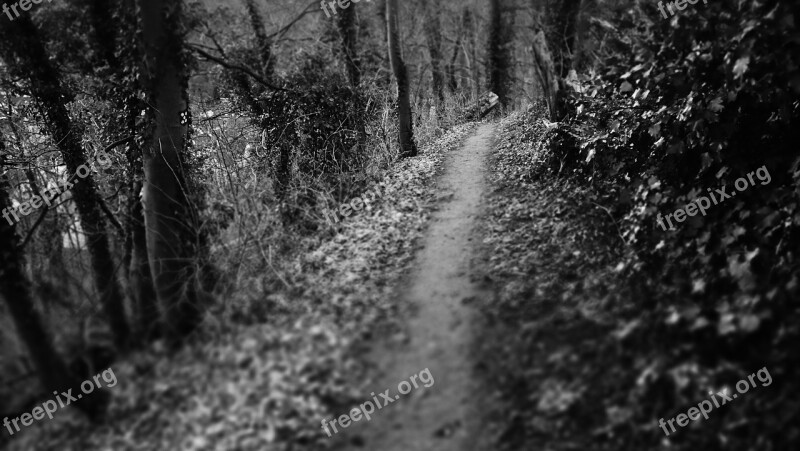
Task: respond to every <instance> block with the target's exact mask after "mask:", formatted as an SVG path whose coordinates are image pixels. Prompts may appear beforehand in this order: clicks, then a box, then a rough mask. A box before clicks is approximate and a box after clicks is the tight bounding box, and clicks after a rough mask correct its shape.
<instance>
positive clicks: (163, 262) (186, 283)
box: [137, 0, 201, 346]
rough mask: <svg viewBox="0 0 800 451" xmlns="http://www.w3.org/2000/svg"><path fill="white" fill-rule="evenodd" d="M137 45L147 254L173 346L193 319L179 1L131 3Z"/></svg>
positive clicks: (192, 231) (192, 230)
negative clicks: (149, 113) (148, 118)
mask: <svg viewBox="0 0 800 451" xmlns="http://www.w3.org/2000/svg"><path fill="white" fill-rule="evenodd" d="M137 5H138V9H139V14H140V21H141V26H142V34H141V36H142V40H143V44H144V47H143V48H144V65H143V70H142V73H143V75H144V78H145V80H146V81H147V83H146V86H147V88H146V90H145V91H146V95H147V98H148V100H149V104H150V105H153V109H154V115H155V121H154V122H155V124H154V127H153V130H152V131H153V134H152V138H151V139H150V140H148V142H147V143H146V144H145V145H144V146H143V149H144V174H145V186H144V199H143V207H144V217H145V224H146V226H147V250H148V255H149V258H150V269H151V272H152V275H153V280H154V284H155V289H156V293H157V294H158V300H159V302H160V303H161V306H162V308H163V310H164V312H165V316H166V321H165V328H166V330H165V334H166V336H167V338H168V340H169V342H170V344H171V345H173V346H176V345H178V344H179V343H180V342H181V341H182V339H183V338H185V337H186V336H187V335H188V334H189V333H190V332H192V331H193V330H194V329H195V328H196V327H197V325H198V324H199V322H200V319H201V309H200V305H199V302H198V293H197V286H196V283H195V282H196V274H195V273H196V269H195V264H194V256H195V251H196V247H195V246H194V243H195V242H196V238H197V230H199V229H198V228H197V226H196V224H195V223H194V218H196V212H195V211H194V208H193V207H192V205H191V203H190V200H189V193H188V192H187V190H188V187H187V183H186V174H185V169H184V165H183V158H182V153H183V152H184V151H185V150H186V147H187V138H188V131H189V129H188V100H187V94H186V87H187V83H188V77H187V76H186V72H185V66H184V63H183V61H184V56H183V54H182V51H181V50H182V39H181V37H180V32H181V31H180V30H181V26H180V10H181V2H180V0H137Z"/></svg>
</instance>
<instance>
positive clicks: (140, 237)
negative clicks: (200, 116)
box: [128, 167, 161, 343]
mask: <svg viewBox="0 0 800 451" xmlns="http://www.w3.org/2000/svg"><path fill="white" fill-rule="evenodd" d="M139 172H141V167H139ZM138 178H139V177H138V175H137V179H138ZM141 191H142V183H141V182H140V181H138V180H136V181H134V182H133V195H132V196H131V197H132V199H131V203H130V219H129V221H130V224H129V232H128V233H130V234H131V241H132V244H133V246H132V255H131V263H130V268H129V274H130V281H131V287H132V291H133V297H134V301H135V305H136V322H137V324H138V326H139V327H138V331H139V333H140V334H141V338H142V342H143V343H147V342H149V341H151V340H153V339H154V338H156V337H157V336H158V334H159V332H160V331H161V313H160V312H159V309H158V293H156V290H155V284H154V282H153V274H152V272H151V270H150V261H149V259H148V253H147V229H146V228H145V225H144V210H143V208H142V202H141V200H140V199H139V193H140V192H141Z"/></svg>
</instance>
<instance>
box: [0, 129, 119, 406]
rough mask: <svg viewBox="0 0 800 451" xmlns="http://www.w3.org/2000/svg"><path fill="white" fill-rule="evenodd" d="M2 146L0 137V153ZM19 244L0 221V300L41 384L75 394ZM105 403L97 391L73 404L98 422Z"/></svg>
mask: <svg viewBox="0 0 800 451" xmlns="http://www.w3.org/2000/svg"><path fill="white" fill-rule="evenodd" d="M4 147H5V145H4V143H3V140H2V136H0V153H1V152H2V151H3V150H4ZM4 160H5V156H4V155H2V154H0V166H3V165H4V163H5V161H4ZM9 189H10V187H9V185H8V182H6V181H4V180H0V210H5V209H7V208H10V207H11V202H10V198H9V195H8V191H9ZM19 244H20V243H19V238H18V237H17V234H16V224H14V225H9V223H8V221H6V220H5V219H2V220H0V295H2V296H0V297H2V298H3V299H5V302H6V304H7V305H8V309H9V311H10V313H11V317H12V319H13V320H14V325H15V326H16V329H17V333H19V335H20V337H21V338H22V341H23V342H24V343H25V346H26V347H27V348H28V352H29V354H30V357H31V358H32V359H33V361H34V364H35V365H36V368H37V370H38V372H39V377H40V379H41V381H42V385H43V386H44V387H45V388H46V389H47V390H48V391H51V392H52V391H58V392H59V393H61V392H63V391H66V390H67V389H70V388H72V389H73V390H75V391H78V392H79V390H80V382H81V381H79V380H78V379H77V378H76V377H75V376H74V375H72V374H71V373H70V372H69V370H68V369H67V365H66V364H65V363H64V361H63V360H62V359H61V357H60V356H59V355H58V353H57V352H56V350H55V347H54V346H53V341H52V339H51V338H50V336H49V335H48V334H47V331H46V330H45V328H44V323H43V322H42V319H41V317H40V316H39V313H38V312H37V311H36V309H34V307H33V297H32V296H31V286H30V282H29V281H28V279H27V277H26V276H25V271H24V269H23V255H22V251H21V250H20V248H19ZM109 400H110V394H109V393H108V392H107V391H105V390H101V391H96V392H94V393H92V395H91V396H85V397H83V398H82V399H80V400H79V401H78V402H77V403H73V404H74V405H75V407H76V408H78V409H80V410H81V411H82V412H84V413H85V414H86V415H87V416H88V417H89V418H90V419H92V420H98V419H100V418H101V417H102V416H103V414H104V413H105V411H106V408H107V406H108V403H109Z"/></svg>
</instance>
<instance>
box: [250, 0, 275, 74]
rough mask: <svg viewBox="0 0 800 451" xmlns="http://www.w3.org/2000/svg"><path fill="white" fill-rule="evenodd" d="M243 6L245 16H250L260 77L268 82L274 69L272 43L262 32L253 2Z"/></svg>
mask: <svg viewBox="0 0 800 451" xmlns="http://www.w3.org/2000/svg"><path fill="white" fill-rule="evenodd" d="M244 4H245V7H246V8H247V14H248V15H249V16H250V25H251V26H252V27H253V32H254V33H255V35H256V43H257V44H258V60H259V64H260V65H261V76H262V77H263V78H264V79H266V80H269V79H270V78H271V77H272V73H273V68H274V67H275V64H274V62H273V61H272V43H271V42H270V40H269V37H268V36H267V33H266V31H265V30H264V21H263V20H261V14H260V13H259V12H258V7H256V4H255V2H254V1H253V0H245V2H244Z"/></svg>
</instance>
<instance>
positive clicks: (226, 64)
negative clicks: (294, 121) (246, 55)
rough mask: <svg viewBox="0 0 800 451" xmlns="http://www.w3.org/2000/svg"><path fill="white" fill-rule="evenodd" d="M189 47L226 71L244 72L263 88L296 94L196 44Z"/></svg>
mask: <svg viewBox="0 0 800 451" xmlns="http://www.w3.org/2000/svg"><path fill="white" fill-rule="evenodd" d="M187 46H188V47H189V48H190V49H191V50H194V51H195V52H196V53H197V54H199V55H200V56H202V57H204V58H206V59H207V60H209V61H213V62H215V63H217V64H219V65H220V66H222V67H224V68H226V69H232V70H238V71H240V72H243V73H245V74H247V75H249V76H250V77H251V78H252V79H253V80H255V81H257V82H259V83H260V84H262V85H263V86H266V87H267V88H270V89H274V90H276V91H286V92H294V91H292V90H290V89H284V88H279V87H277V86H274V85H272V84H270V83H268V82H267V81H266V80H264V79H263V78H261V77H259V76H258V74H256V73H255V72H253V71H252V70H250V69H249V68H247V67H244V66H239V65H236V64H232V63H229V62H227V61H225V60H223V59H221V58H217V57H216V56H214V55H212V54H210V53H208V52H206V51H205V50H203V49H201V48H199V47H197V46H195V45H194V44H187Z"/></svg>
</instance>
